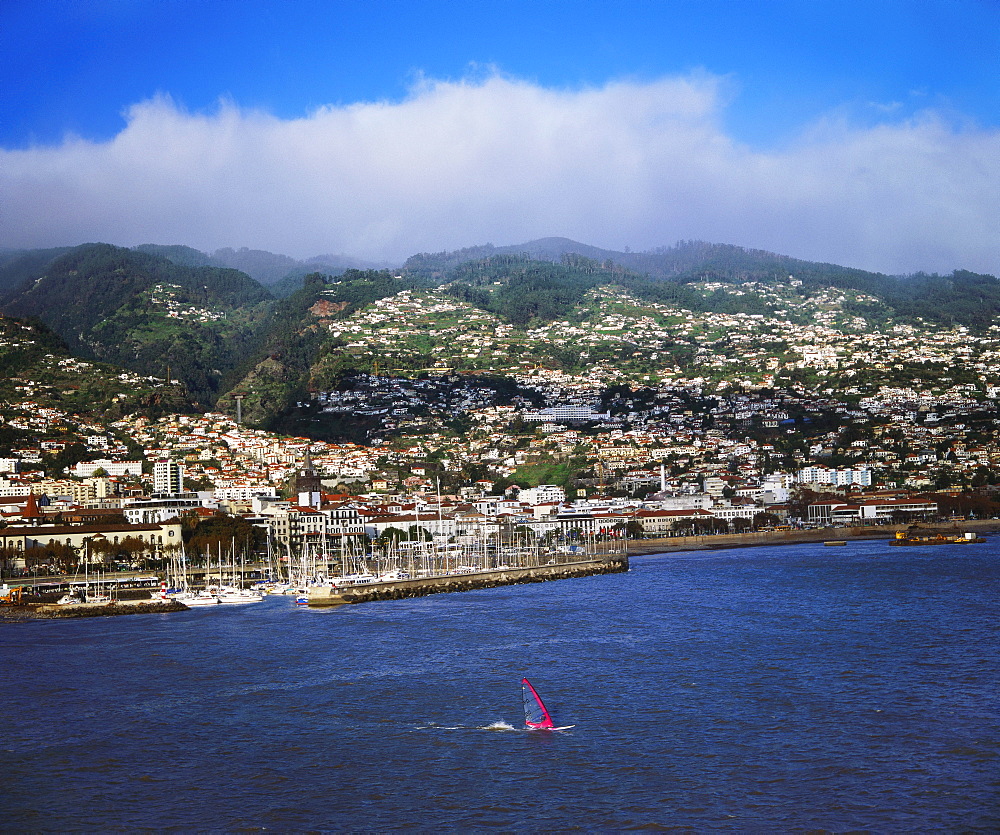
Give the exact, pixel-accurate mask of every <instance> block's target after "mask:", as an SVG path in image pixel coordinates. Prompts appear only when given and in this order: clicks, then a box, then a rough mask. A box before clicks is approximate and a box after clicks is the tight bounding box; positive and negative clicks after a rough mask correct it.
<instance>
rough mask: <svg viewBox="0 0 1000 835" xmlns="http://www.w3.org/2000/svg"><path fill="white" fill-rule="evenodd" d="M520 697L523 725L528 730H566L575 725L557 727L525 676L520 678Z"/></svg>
mask: <svg viewBox="0 0 1000 835" xmlns="http://www.w3.org/2000/svg"><path fill="white" fill-rule="evenodd" d="M521 699H522V701H523V702H524V726H525V727H526V728H527V729H528V730H529V731H566V730H569V729H570V728H575V727H576V726H575V725H562V726H560V727H557V726H556V723H555V722H553V721H552V717H551V716H550V715H549V711H548V708H546V707H545V703H544V702H543V701H542V697H541V696H539V695H538V693H537V692H536V691H535V688H534V687H532V686H531V682H530V681H528V679H526V678H522V679H521Z"/></svg>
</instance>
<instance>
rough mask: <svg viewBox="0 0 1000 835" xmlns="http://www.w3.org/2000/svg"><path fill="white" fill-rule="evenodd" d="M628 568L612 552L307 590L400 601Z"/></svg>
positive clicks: (346, 599) (336, 600)
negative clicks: (530, 564)
mask: <svg viewBox="0 0 1000 835" xmlns="http://www.w3.org/2000/svg"><path fill="white" fill-rule="evenodd" d="M623 571H628V557H627V556H626V555H624V554H612V555H608V556H606V557H601V558H598V559H592V560H579V561H576V562H568V563H558V564H555V565H539V566H534V567H531V568H493V569H489V570H486V571H473V572H467V573H463V574H444V575H439V576H435V577H420V578H417V579H413V580H393V581H389V582H382V583H368V584H366V585H363V586H316V587H313V588H312V589H310V590H309V605H310V606H341V605H344V604H346V603H368V602H371V601H373V600H403V599H405V598H409V597H423V596H424V595H428V594H440V593H442V592H456V591H472V590H474V589H489V588H494V587H496V586H513V585H518V584H521V583H544V582H547V581H549V580H568V579H571V578H573V577H589V576H592V575H594V574H618V573H621V572H623Z"/></svg>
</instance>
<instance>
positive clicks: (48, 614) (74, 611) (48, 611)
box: [0, 600, 187, 621]
mask: <svg viewBox="0 0 1000 835" xmlns="http://www.w3.org/2000/svg"><path fill="white" fill-rule="evenodd" d="M184 611H187V606H185V605H184V604H183V603H179V602H178V601H176V600H114V601H112V602H110V603H63V604H58V603H27V604H21V605H6V606H0V620H6V621H23V620H53V619H57V618H103V617H110V616H113V615H143V614H164V613H168V612H184Z"/></svg>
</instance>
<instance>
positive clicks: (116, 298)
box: [3, 244, 271, 404]
mask: <svg viewBox="0 0 1000 835" xmlns="http://www.w3.org/2000/svg"><path fill="white" fill-rule="evenodd" d="M36 273H37V274H34V275H29V276H28V277H27V279H26V280H25V281H23V282H22V284H21V285H20V286H19V287H18V289H17V290H15V291H13V292H11V293H8V294H7V296H6V298H5V301H4V304H3V312H4V313H6V314H7V315H11V316H19V317H25V318H36V319H39V320H41V321H42V322H44V323H45V324H46V325H48V326H49V327H50V328H52V329H53V330H54V331H55V332H56V333H58V334H59V336H61V337H62V338H63V339H64V340H65V341H66V343H67V345H68V346H69V348H70V350H71V351H73V352H74V353H75V354H77V355H79V356H82V357H87V358H92V359H98V360H102V361H105V362H110V363H113V364H115V365H121V366H123V367H125V368H129V369H132V370H134V371H136V372H138V373H140V374H143V375H154V376H160V377H165V376H166V373H167V368H168V367H169V369H170V373H171V376H172V377H175V378H178V379H180V380H181V381H182V382H183V384H184V385H185V387H186V388H187V390H188V392H189V393H190V394H191V396H192V397H194V398H195V399H196V400H199V401H201V402H202V403H205V404H208V403H210V402H212V400H213V399H214V397H215V396H216V395H217V393H218V392H219V390H220V388H221V384H222V380H223V378H224V377H225V374H226V373H227V372H228V371H229V370H231V369H232V368H233V367H234V366H235V365H236V364H237V363H238V362H239V361H240V360H242V358H243V356H244V355H245V353H246V352H247V351H249V350H252V347H253V343H254V340H255V337H256V335H257V333H258V332H259V330H260V327H261V321H262V319H263V316H264V313H263V311H264V309H265V308H266V306H267V304H268V303H269V302H270V300H271V297H270V294H269V293H268V292H267V291H266V290H265V289H264V288H263V287H261V286H260V284H258V283H257V282H255V281H254V280H253V279H251V278H250V277H248V276H246V275H244V274H243V273H240V272H238V271H236V270H231V269H223V268H219V267H185V266H181V265H178V264H175V263H173V262H171V261H169V260H167V259H166V258H163V257H161V256H158V255H151V254H148V253H143V252H137V251H134V250H129V249H123V248H120V247H114V246H110V245H108V244H88V245H84V246H80V247H75V248H74V249H72V250H70V251H69V252H67V253H65V254H62V255H60V256H59V257H57V258H55V259H54V260H51V261H49V262H48V263H46V264H43V265H42V266H41V267H40V268H39V269H38V270H37V271H36Z"/></svg>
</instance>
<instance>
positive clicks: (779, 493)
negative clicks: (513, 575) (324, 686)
mask: <svg viewBox="0 0 1000 835" xmlns="http://www.w3.org/2000/svg"><path fill="white" fill-rule="evenodd" d="M518 382H519V384H520V385H521V386H522V388H523V391H524V392H525V393H526V395H528V396H524V397H518V398H515V400H516V402H515V403H513V404H506V405H500V404H497V403H496V402H491V394H495V393H491V392H490V391H488V390H486V389H483V390H477V389H476V388H475V387H471V388H470V387H468V386H466V387H464V388H462V389H461V393H460V395H458V394H456V392H457V391H459V389H458V388H457V387H454V386H452V387H449V386H447V385H444V384H442V383H441V382H440V381H437V382H434V381H428V380H423V381H420V380H408V379H403V378H398V379H396V378H381V377H374V376H371V375H369V376H368V377H367V378H366V379H365V380H364V381H363V383H364V384H363V385H362V384H359V385H358V386H357V387H356V388H355V389H354V390H352V391H350V392H334V391H330V392H317V393H316V394H315V403H314V404H313V407H314V408H318V409H323V410H330V411H332V412H336V411H337V410H338V409H340V410H344V409H346V410H349V411H351V412H352V413H353V412H362V411H365V410H366V409H367V410H368V411H373V412H376V413H379V414H380V415H381V416H382V417H383V418H385V419H386V421H387V423H386V426H384V427H383V429H392V428H395V429H396V430H397V433H393V432H391V431H382V434H384V435H386V436H387V437H386V438H377V439H375V440H374V441H372V442H371V443H366V444H358V443H348V442H342V443H330V442H321V441H315V440H310V439H307V438H301V437H299V438H296V437H284V436H279V435H275V434H273V433H268V432H265V431H263V430H260V429H253V428H249V427H246V426H243V425H240V424H238V423H237V422H236V420H235V419H234V418H233V417H232V416H228V415H224V414H221V413H208V414H204V415H172V416H168V417H164V418H161V419H159V420H150V419H148V418H143V417H128V418H124V419H122V420H119V421H116V422H114V423H112V424H109V425H107V426H104V425H101V424H100V423H99V422H96V421H87V420H81V419H80V418H78V417H75V416H72V415H69V414H65V413H61V412H59V410H57V409H53V408H44V407H41V406H40V405H39V404H36V403H33V402H32V401H25V402H23V403H21V404H18V408H17V409H15V410H13V411H12V412H11V413H10V414H11V417H9V418H8V419H7V422H8V423H9V424H10V425H12V426H18V427H23V428H30V429H32V430H35V431H37V432H38V433H39V436H44V437H48V438H53V439H52V440H42V441H40V442H39V443H38V444H37V445H34V446H25V447H22V448H18V449H16V450H13V451H12V455H11V456H10V457H7V458H4V459H0V514H2V516H0V518H2V523H0V524H2V525H3V527H2V529H0V549H2V551H0V553H2V554H3V568H4V571H5V572H7V573H8V574H11V573H14V574H16V573H17V572H19V571H20V572H28V571H33V570H34V571H38V570H44V569H50V570H56V569H57V567H58V566H59V565H62V566H63V568H62V570H68V569H69V567H70V566H71V565H72V564H74V562H75V561H78V560H79V552H80V550H81V549H82V548H84V546H85V543H88V542H89V543H90V544H91V545H93V544H94V543H95V542H98V543H99V544H100V545H101V547H100V548H95V549H94V557H93V558H100V559H105V560H106V561H108V562H109V564H110V563H114V564H115V565H117V566H118V567H125V566H126V565H131V566H139V565H141V564H146V563H149V562H150V561H153V562H155V561H156V560H157V559H163V557H164V554H165V553H166V552H168V551H169V550H170V549H171V548H175V549H176V548H177V547H179V544H180V541H181V538H182V530H181V520H183V519H185V518H187V519H188V520H193V521H194V522H197V521H198V520H200V519H205V518H210V517H217V516H219V515H226V516H232V517H239V518H241V519H243V520H246V521H247V522H249V523H250V524H251V525H253V526H255V527H256V528H258V529H260V530H261V531H263V532H264V534H265V536H264V540H265V541H266V542H267V543H268V544H269V547H270V548H271V549H272V550H273V552H275V553H279V554H284V555H285V558H286V561H287V560H294V559H295V555H298V554H301V553H302V552H303V550H304V549H306V548H307V547H309V546H312V547H316V546H317V544H318V543H320V542H322V543H323V544H324V547H334V546H336V547H340V548H343V546H344V543H345V542H346V541H348V540H350V541H351V542H352V543H354V544H364V543H369V542H371V541H374V540H379V539H380V538H383V539H384V538H385V537H387V536H395V537H401V538H403V539H406V538H426V539H429V540H433V541H435V542H440V543H462V542H468V541H471V540H473V539H476V538H487V539H488V538H490V537H494V538H496V537H502V536H511V535H513V533H514V532H516V533H517V535H518V536H524V537H528V538H531V539H533V540H536V541H545V542H548V543H563V544H571V543H573V542H577V541H582V540H584V539H586V538H587V537H592V536H605V537H608V536H622V537H624V536H629V537H632V538H637V537H669V536H681V535H690V534H696V533H699V534H711V533H724V532H739V531H747V530H757V529H761V528H775V527H793V526H794V527H810V526H826V525H856V524H869V525H878V524H889V523H897V524H898V523H900V522H908V521H913V520H928V519H934V518H937V517H939V516H940V515H941V514H942V513H943V512H945V509H944V508H942V507H941V506H940V498H941V496H942V495H945V496H947V495H955V494H956V493H957V492H958V491H960V490H962V489H967V490H971V489H972V488H976V489H978V490H980V491H988V490H989V489H990V488H991V483H992V481H993V478H992V474H993V473H994V472H996V471H997V467H998V462H1000V447H998V445H997V444H996V442H995V440H994V439H993V436H992V435H991V434H990V435H984V434H983V433H982V432H981V431H979V430H981V429H982V425H981V424H982V420H983V414H982V413H983V409H984V404H983V403H982V402H981V401H980V400H976V399H974V398H973V397H971V396H969V392H965V391H962V390H954V389H950V390H948V392H947V394H946V396H945V397H940V396H935V395H934V394H933V393H932V392H929V391H921V390H913V389H896V388H885V389H883V390H881V391H880V392H879V394H878V395H876V396H870V397H866V398H862V399H859V400H857V402H853V403H847V402H842V401H841V400H838V399H836V398H832V397H819V398H817V397H807V396H804V395H795V394H793V393H788V392H786V393H783V394H777V393H774V392H772V391H756V392H753V391H746V390H744V391H741V392H739V393H737V392H736V391H731V392H729V393H728V394H724V395H719V394H716V395H714V396H713V397H707V396H705V394H704V393H703V392H701V391H700V390H698V389H695V388H673V387H671V388H659V389H649V388H646V389H636V390H631V389H628V388H624V387H619V388H617V389H614V390H612V392H611V394H610V395H609V392H608V390H606V389H601V388H599V387H598V386H597V385H595V384H594V383H593V382H592V381H591V382H590V383H589V384H584V381H582V380H579V381H567V379H566V377H565V375H556V374H552V375H545V374H544V373H542V372H540V371H539V370H535V371H532V372H531V373H530V374H525V375H522V376H520V377H519V379H518ZM570 382H575V383H576V385H572V386H571V385H569V383H570ZM492 399H494V400H495V397H494V398H492ZM539 403H552V404H554V405H548V406H540V405H539ZM459 413H460V414H461V416H462V417H463V419H464V421H465V423H464V427H465V428H464V430H463V431H462V432H455V431H451V430H449V429H448V428H447V420H448V419H449V418H450V419H453V418H454V417H455V416H456V414H459ZM817 426H822V427H827V426H829V427H830V428H829V430H828V431H826V432H822V433H819V434H816V433H815V431H814V428H815V427H817ZM513 427H517V430H516V431H514V429H513ZM59 435H63V436H66V435H72V436H74V437H78V438H79V439H80V440H81V441H82V442H83V444H84V445H85V447H86V450H87V452H88V453H90V454H89V455H88V456H87V457H86V458H85V460H79V461H77V462H76V463H75V464H73V465H72V466H67V467H66V468H64V471H63V472H61V473H58V474H52V473H48V474H46V473H45V472H44V470H43V469H42V468H41V466H40V465H41V463H42V462H43V461H44V460H45V457H46V455H51V454H53V453H57V452H58V451H59V449H60V447H65V446H66V445H67V444H68V443H69V440H68V439H67V440H57V439H56V438H58V436H59ZM390 435H392V437H388V436H390ZM559 463H567V464H572V467H571V468H570V469H571V470H572V471H573V472H574V474H575V475H574V477H573V478H572V479H566V480H563V481H562V483H560V484H556V483H545V482H538V481H537V476H539V475H541V476H543V477H544V476H545V475H546V474H548V473H552V472H554V471H553V470H552V469H551V468H552V466H553V465H556V466H558V464H559ZM931 491H934V492H931ZM126 541H130V542H131V543H132V545H131V548H130V549H125V548H124V543H126ZM120 544H121V545H122V546H123V547H122V549H120V550H117V551H116V548H115V546H117V545H120ZM136 546H138V547H136Z"/></svg>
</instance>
